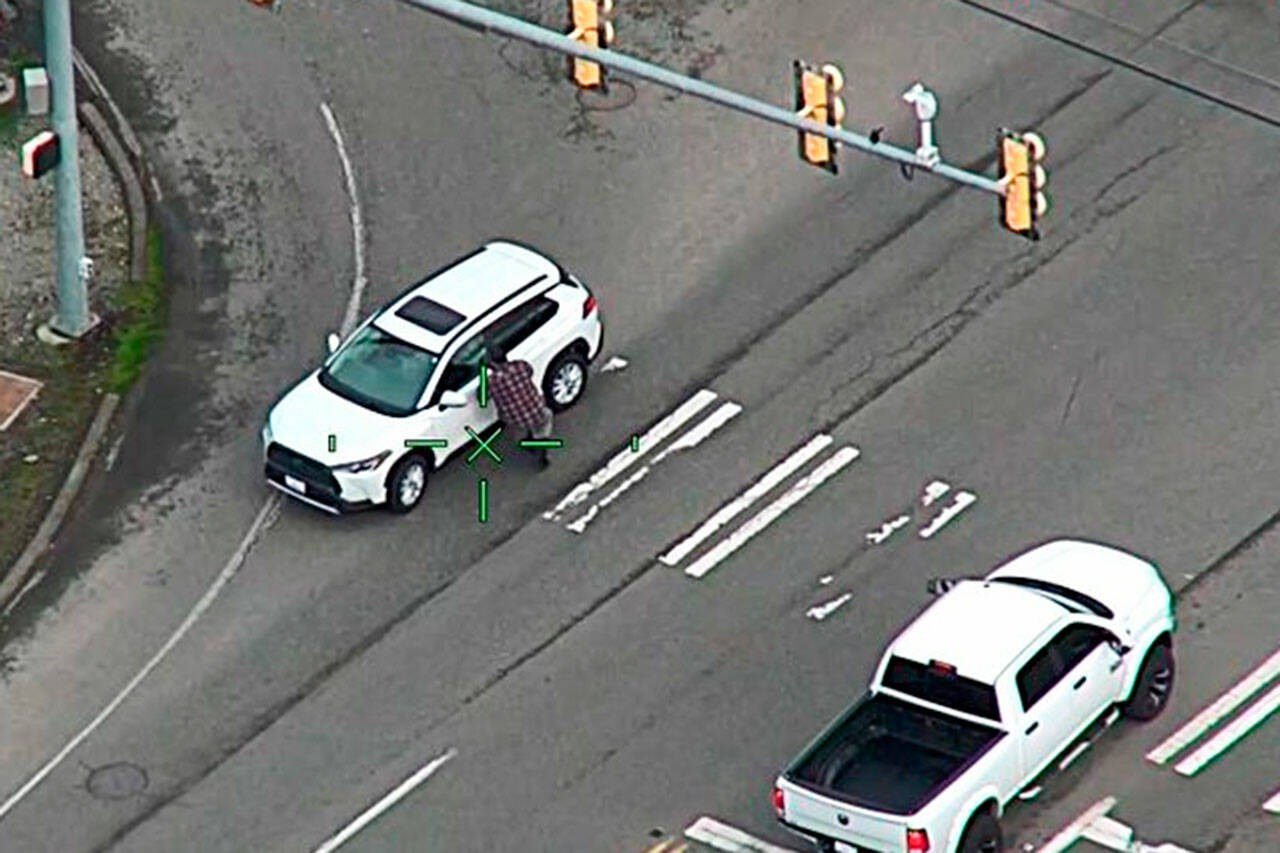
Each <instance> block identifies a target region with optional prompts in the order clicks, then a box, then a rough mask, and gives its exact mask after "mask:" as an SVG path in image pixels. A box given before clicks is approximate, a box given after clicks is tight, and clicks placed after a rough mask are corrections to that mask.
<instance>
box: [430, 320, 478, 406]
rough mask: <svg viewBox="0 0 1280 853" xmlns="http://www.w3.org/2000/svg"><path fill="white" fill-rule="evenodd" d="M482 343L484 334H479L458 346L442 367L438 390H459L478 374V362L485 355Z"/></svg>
mask: <svg viewBox="0 0 1280 853" xmlns="http://www.w3.org/2000/svg"><path fill="white" fill-rule="evenodd" d="M484 344H485V339H484V335H483V334H479V335H476V336H475V337H473V338H472V339H471V340H469V341H467V342H466V343H465V344H463V345H462V346H461V347H459V348H458V351H457V352H456V353H454V354H453V358H451V359H449V365H448V366H447V367H445V369H444V377H443V378H441V380H440V388H439V391H461V390H462V388H463V386H465V385H466V384H467V383H468V382H470V381H471V380H472V379H475V378H476V377H477V376H479V375H480V362H481V360H482V359H483V358H484V355H485V345H484ZM437 393H439V392H438V391H437ZM432 396H433V397H434V396H435V394H433V395H432Z"/></svg>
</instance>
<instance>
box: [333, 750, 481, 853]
mask: <svg viewBox="0 0 1280 853" xmlns="http://www.w3.org/2000/svg"><path fill="white" fill-rule="evenodd" d="M456 754H457V750H454V749H451V750H449V751H448V752H446V753H445V754H444V755H441V756H440V757H438V758H434V759H432V760H431V761H430V762H428V763H427V764H426V766H424V767H422V768H421V769H420V770H418V771H417V772H416V773H414V774H413V775H412V776H410V777H409V778H408V779H405V780H404V781H403V782H401V783H400V784H399V785H398V786H397V787H396V788H395V790H393V791H391V792H390V793H389V794H387V795H386V796H385V797H383V798H382V799H380V800H378V801H377V802H376V803H374V804H373V805H372V806H370V807H369V808H368V809H366V810H365V811H364V812H363V813H362V814H361V815H360V816H359V817H357V818H356V819H355V820H353V821H352V822H351V823H349V824H347V825H346V826H345V827H343V829H342V831H341V832H339V833H338V834H337V835H335V836H333V837H332V838H330V839H329V840H328V841H326V842H325V843H323V844H321V845H320V846H319V847H317V848H316V849H315V853H330V851H332V850H337V849H338V848H339V847H341V846H342V845H343V844H345V843H346V842H347V841H348V840H349V839H350V838H351V836H353V835H355V834H356V833H357V832H359V831H360V830H362V829H364V828H365V827H366V826H368V825H369V824H370V823H372V822H373V821H374V820H376V819H377V817H378V815H380V814H382V813H383V812H385V811H386V810H387V809H389V808H391V807H392V806H394V805H395V804H396V803H397V802H399V801H400V800H402V799H403V798H404V797H405V795H407V794H408V793H409V792H410V791H412V790H413V789H414V788H416V787H418V786H419V785H421V784H422V783H423V782H425V781H426V780H427V779H429V778H430V777H431V774H433V773H435V772H436V771H437V770H439V769H440V768H441V767H443V766H444V764H445V762H446V761H448V760H449V759H451V758H453V756H454V755H456Z"/></svg>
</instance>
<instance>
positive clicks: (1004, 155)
mask: <svg viewBox="0 0 1280 853" xmlns="http://www.w3.org/2000/svg"><path fill="white" fill-rule="evenodd" d="M999 145H1000V185H1001V187H1002V188H1003V191H1004V195H1003V198H1002V199H1001V210H1000V213H1001V223H1002V224H1003V225H1004V227H1005V228H1007V229H1009V230H1010V231H1012V232H1013V233H1015V234H1021V235H1022V236H1024V237H1027V238H1029V239H1031V240H1039V239H1040V232H1039V231H1038V230H1037V229H1036V222H1037V221H1038V220H1039V219H1040V218H1041V217H1043V216H1044V215H1045V213H1046V212H1047V211H1048V210H1049V200H1048V198H1046V197H1045V194H1044V192H1043V190H1044V185H1045V184H1046V183H1047V182H1048V175H1047V174H1046V173H1045V170H1044V167H1043V166H1041V165H1040V161H1041V160H1043V159H1044V154H1045V146H1044V140H1043V139H1041V138H1040V137H1039V135H1037V134H1035V133H1020V134H1019V133H1013V132H1012V131H1008V130H1001V131H1000V137H999Z"/></svg>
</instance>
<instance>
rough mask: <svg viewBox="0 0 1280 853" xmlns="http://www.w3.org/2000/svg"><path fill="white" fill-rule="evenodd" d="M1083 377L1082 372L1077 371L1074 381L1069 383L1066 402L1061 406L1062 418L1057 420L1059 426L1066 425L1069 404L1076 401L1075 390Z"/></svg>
mask: <svg viewBox="0 0 1280 853" xmlns="http://www.w3.org/2000/svg"><path fill="white" fill-rule="evenodd" d="M1083 377H1084V374H1083V373H1077V374H1076V378H1075V381H1074V382H1072V383H1071V393H1070V394H1068V395H1067V404H1066V405H1065V406H1063V407H1062V419H1061V420H1060V421H1058V426H1060V427H1062V426H1066V425H1067V418H1068V417H1069V416H1070V415H1071V405H1072V404H1073V403H1075V401H1076V391H1078V390H1079V389H1080V380H1081V379H1082V378H1083Z"/></svg>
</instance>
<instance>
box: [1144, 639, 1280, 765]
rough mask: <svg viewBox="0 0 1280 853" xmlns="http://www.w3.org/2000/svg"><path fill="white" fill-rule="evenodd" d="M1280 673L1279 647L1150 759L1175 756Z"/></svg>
mask: <svg viewBox="0 0 1280 853" xmlns="http://www.w3.org/2000/svg"><path fill="white" fill-rule="evenodd" d="M1277 673H1280V649H1277V650H1276V651H1275V652H1272V654H1271V657H1269V658H1267V659H1266V660H1264V661H1263V662H1262V663H1260V664H1259V665H1258V666H1257V667H1255V668H1254V670H1253V671H1252V672H1250V673H1249V674H1248V675H1246V676H1244V678H1241V679H1240V680H1239V681H1237V682H1236V683H1235V685H1234V686H1233V687H1232V688H1231V689H1230V690H1228V691H1227V692H1226V693H1224V694H1222V695H1221V696H1219V697H1218V699H1217V700H1216V701H1215V702H1214V703H1213V704H1212V705H1210V706H1209V707H1207V708H1205V709H1204V710H1203V711H1201V712H1200V713H1199V714H1196V715H1195V716H1194V717H1192V718H1191V720H1190V721H1189V722H1187V723H1186V724H1185V725H1183V727H1182V728H1180V729H1178V730H1177V731H1176V732H1174V733H1173V734H1172V735H1170V736H1169V737H1168V738H1166V739H1165V740H1164V741H1163V742H1161V744H1160V745H1159V746H1157V747H1156V748H1155V749H1153V750H1151V751H1150V752H1148V753H1147V760H1148V761H1151V762H1154V763H1156V764H1164V763H1165V762H1166V761H1168V760H1169V759H1170V758H1172V757H1173V756H1174V755H1176V754H1178V753H1179V752H1181V751H1182V750H1183V749H1185V748H1186V747H1187V746H1189V745H1190V744H1191V743H1193V742H1194V741H1196V740H1197V739H1199V738H1200V736H1201V735H1203V734H1204V733H1205V732H1206V731H1208V730H1209V729H1210V728H1212V727H1213V726H1214V725H1215V724H1216V723H1217V722H1218V721H1219V720H1221V719H1222V718H1223V717H1225V716H1227V715H1228V714H1230V713H1231V712H1232V711H1234V710H1235V709H1236V707H1237V706H1239V705H1240V704H1242V703H1243V702H1245V701H1246V700H1248V699H1249V698H1250V697H1251V696H1253V694H1254V693H1257V692H1258V691H1259V690H1261V689H1262V688H1263V687H1264V686H1265V685H1266V683H1267V682H1268V681H1270V680H1271V679H1272V678H1273V677H1275V675H1276V674H1277Z"/></svg>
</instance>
